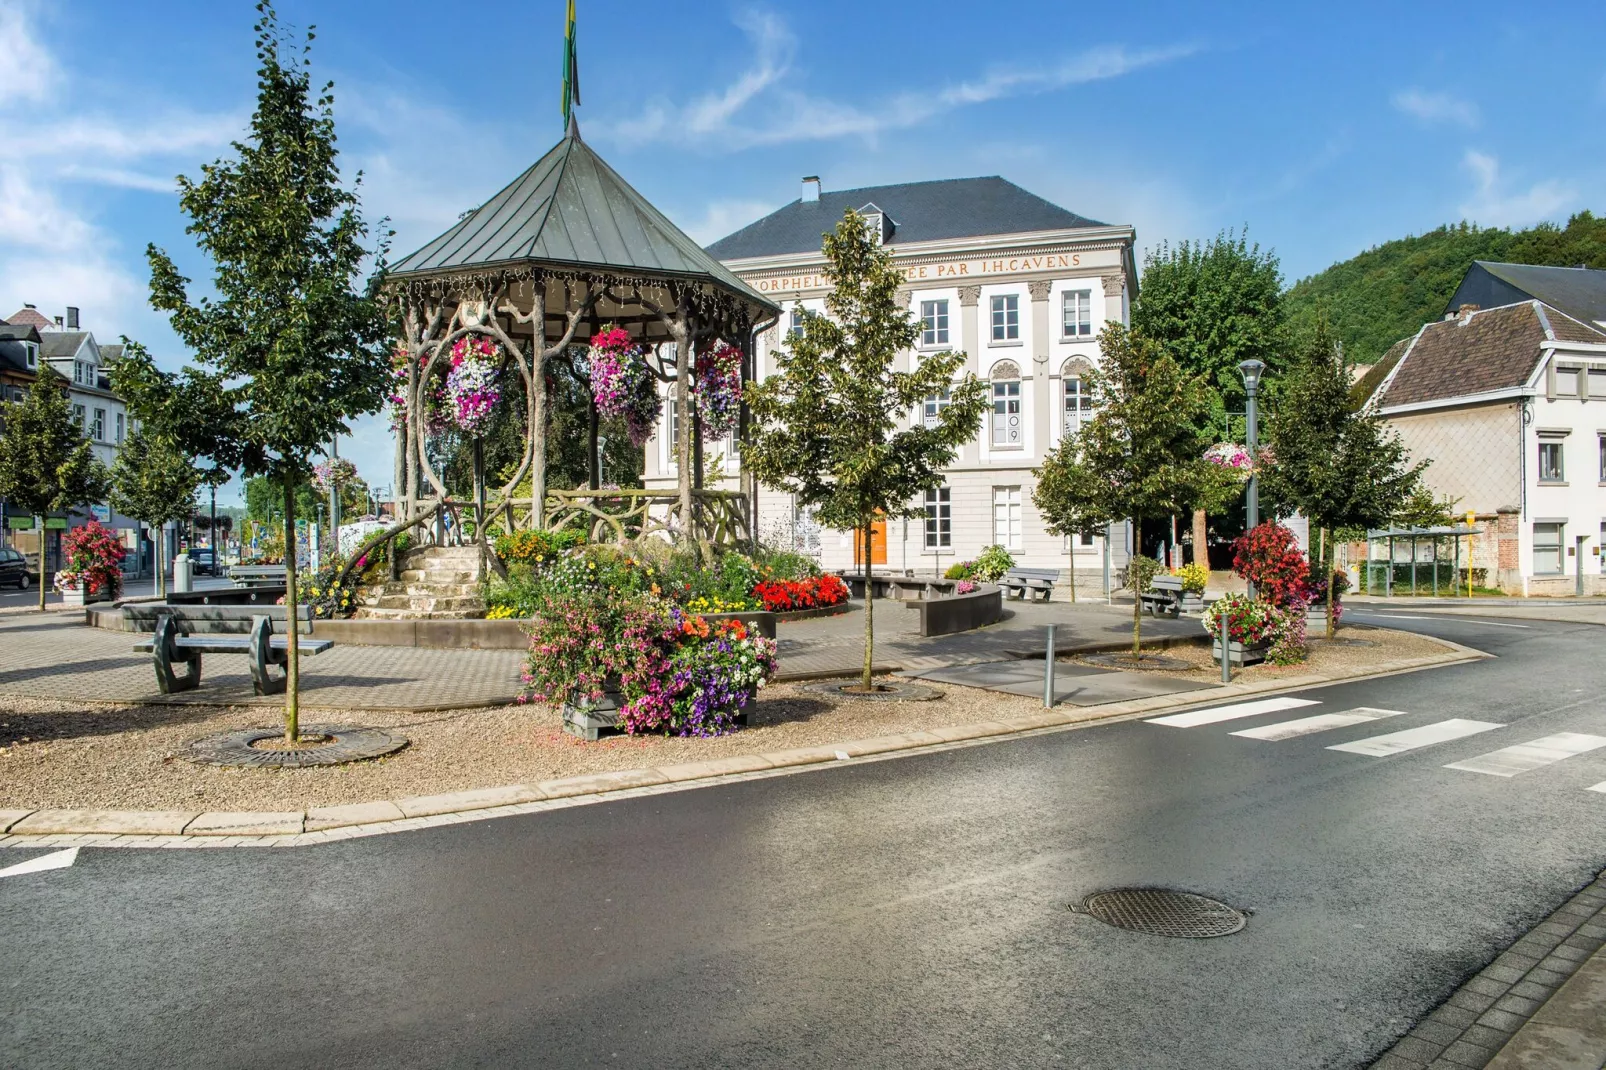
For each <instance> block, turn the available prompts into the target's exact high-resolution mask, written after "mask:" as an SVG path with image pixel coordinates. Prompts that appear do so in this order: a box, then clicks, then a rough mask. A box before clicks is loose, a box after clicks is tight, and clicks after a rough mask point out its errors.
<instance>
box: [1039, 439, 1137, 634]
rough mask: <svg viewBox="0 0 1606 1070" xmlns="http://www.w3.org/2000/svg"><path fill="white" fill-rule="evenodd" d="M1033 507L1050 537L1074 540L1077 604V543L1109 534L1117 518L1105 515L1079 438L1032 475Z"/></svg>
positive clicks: (1063, 442)
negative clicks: (1083, 455) (1059, 536)
mask: <svg viewBox="0 0 1606 1070" xmlns="http://www.w3.org/2000/svg"><path fill="white" fill-rule="evenodd" d="M1032 475H1033V476H1035V477H1036V481H1037V482H1036V485H1035V486H1033V487H1032V504H1033V505H1035V506H1036V507H1037V513H1038V515H1039V516H1040V517H1042V518H1043V527H1044V528H1045V529H1046V530H1047V531H1048V533H1049V534H1050V535H1061V536H1064V537H1065V538H1067V539H1070V540H1071V601H1073V602H1074V601H1076V541H1075V540H1076V539H1077V538H1078V537H1079V536H1083V535H1086V536H1094V535H1100V534H1103V533H1104V532H1105V529H1106V527H1107V526H1108V525H1109V523H1110V522H1111V521H1113V520H1115V519H1116V518H1115V517H1114V516H1112V515H1110V514H1109V513H1107V512H1105V511H1104V508H1103V506H1104V504H1105V503H1104V502H1102V501H1101V500H1100V495H1099V493H1098V490H1097V481H1096V479H1095V478H1094V474H1093V473H1092V472H1090V471H1089V470H1088V468H1087V465H1086V463H1085V462H1084V460H1083V457H1082V444H1081V440H1080V439H1079V438H1078V437H1077V436H1075V435H1067V436H1066V437H1064V438H1062V439H1060V442H1059V445H1057V446H1055V447H1054V448H1053V449H1051V450H1049V451H1048V455H1047V456H1045V457H1044V458H1043V464H1042V466H1041V467H1039V468H1037V469H1036V470H1034V471H1033V472H1032Z"/></svg>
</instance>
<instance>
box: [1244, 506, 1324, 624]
mask: <svg viewBox="0 0 1606 1070" xmlns="http://www.w3.org/2000/svg"><path fill="white" fill-rule="evenodd" d="M1232 550H1233V558H1232V570H1233V571H1234V572H1236V573H1237V574H1238V575H1240V576H1242V577H1243V578H1244V579H1246V580H1248V581H1249V582H1250V583H1252V584H1254V585H1255V592H1256V593H1257V594H1258V595H1260V596H1261V597H1262V598H1264V599H1266V600H1267V601H1268V602H1270V603H1271V604H1272V605H1274V606H1277V607H1278V608H1279V609H1304V608H1305V606H1306V605H1307V604H1309V602H1310V600H1311V590H1310V566H1309V565H1308V564H1306V562H1305V555H1304V554H1302V553H1300V552H1299V546H1298V544H1297V542H1296V541H1295V539H1294V533H1293V532H1292V531H1289V530H1288V529H1287V528H1285V527H1283V526H1282V525H1281V524H1278V523H1277V522H1276V521H1273V520H1267V521H1265V522H1264V523H1261V524H1259V525H1258V526H1256V527H1255V528H1254V529H1253V530H1252V531H1250V532H1248V533H1246V534H1245V535H1243V536H1241V537H1240V538H1239V539H1238V541H1237V542H1235V543H1233V544H1232Z"/></svg>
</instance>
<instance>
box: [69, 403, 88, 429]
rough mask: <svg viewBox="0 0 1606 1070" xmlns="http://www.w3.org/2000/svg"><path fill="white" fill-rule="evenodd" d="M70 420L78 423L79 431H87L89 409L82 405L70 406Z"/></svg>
mask: <svg viewBox="0 0 1606 1070" xmlns="http://www.w3.org/2000/svg"><path fill="white" fill-rule="evenodd" d="M72 420H73V423H75V424H77V425H78V429H79V430H80V431H87V430H88V429H89V410H88V409H86V408H85V407H84V406H82V405H74V406H73V407H72Z"/></svg>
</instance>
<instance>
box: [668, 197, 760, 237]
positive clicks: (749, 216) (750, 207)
mask: <svg viewBox="0 0 1606 1070" xmlns="http://www.w3.org/2000/svg"><path fill="white" fill-rule="evenodd" d="M777 207H779V205H776V204H773V203H771V202H769V201H749V200H730V201H714V202H712V203H710V204H707V205H704V207H703V214H702V215H701V216H698V217H695V218H689V219H688V221H687V222H685V223H683V224H682V225H681V229H683V230H684V231H685V232H686V233H687V234H689V235H691V236H692V238H693V239H694V240H695V241H697V242H698V243H699V244H701V245H707V244H709V243H710V242H715V241H718V240H719V239H720V238H723V237H724V236H725V235H727V234H730V233H732V232H733V231H737V230H740V229H741V228H743V227H745V226H747V224H749V223H751V222H753V221H754V220H755V219H759V218H761V217H763V216H766V215H769V214H770V213H771V212H773V211H775V209H776V208H777Z"/></svg>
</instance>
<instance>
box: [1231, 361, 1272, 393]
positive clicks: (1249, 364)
mask: <svg viewBox="0 0 1606 1070" xmlns="http://www.w3.org/2000/svg"><path fill="white" fill-rule="evenodd" d="M1265 370H1266V362H1265V361H1263V360H1255V359H1253V358H1250V359H1249V360H1245V361H1239V363H1238V372H1239V374H1240V375H1242V376H1243V377H1244V389H1245V390H1247V391H1249V392H1250V393H1251V394H1253V393H1254V392H1255V391H1256V390H1258V389H1259V388H1260V376H1261V373H1263V372H1264V371H1265Z"/></svg>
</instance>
